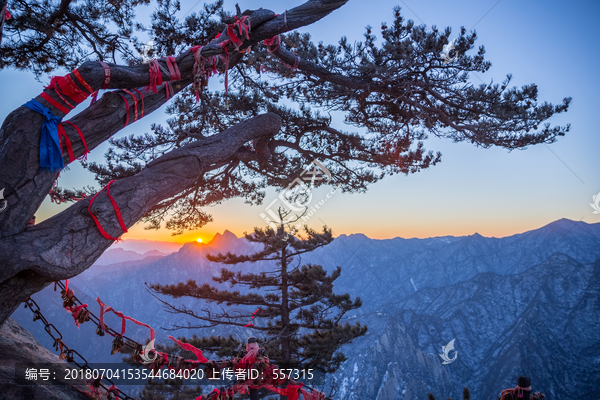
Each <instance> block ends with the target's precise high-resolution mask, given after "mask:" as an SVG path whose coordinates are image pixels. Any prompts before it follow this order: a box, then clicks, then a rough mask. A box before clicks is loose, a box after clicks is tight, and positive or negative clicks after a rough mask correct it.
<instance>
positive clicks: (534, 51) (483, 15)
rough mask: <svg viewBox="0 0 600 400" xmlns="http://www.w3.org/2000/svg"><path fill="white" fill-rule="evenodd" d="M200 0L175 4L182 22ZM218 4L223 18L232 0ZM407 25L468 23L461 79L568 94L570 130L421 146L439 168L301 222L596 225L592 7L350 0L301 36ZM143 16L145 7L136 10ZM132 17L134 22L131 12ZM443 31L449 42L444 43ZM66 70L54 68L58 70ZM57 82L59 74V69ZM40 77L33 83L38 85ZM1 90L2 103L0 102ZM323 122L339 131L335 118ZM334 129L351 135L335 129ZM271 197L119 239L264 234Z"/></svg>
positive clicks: (158, 115)
mask: <svg viewBox="0 0 600 400" xmlns="http://www.w3.org/2000/svg"><path fill="white" fill-rule="evenodd" d="M202 2H203V1H201V2H200V3H196V1H187V0H185V1H182V6H181V10H182V11H181V12H180V15H181V16H183V15H184V14H185V13H186V12H187V11H188V10H190V9H191V8H192V7H194V5H195V4H196V5H195V7H196V8H195V9H198V8H199V7H200V6H201V4H202ZM238 3H239V5H240V7H241V9H242V10H244V9H246V8H259V7H263V8H268V9H271V10H273V11H275V12H278V13H282V12H283V11H284V10H285V9H286V8H293V7H294V6H296V5H299V4H301V3H303V1H271V0H264V1H263V0H260V1H259V0H254V1H238ZM225 4H226V8H228V9H230V10H235V8H234V5H235V2H233V1H226V2H225ZM396 4H398V5H400V6H401V7H402V13H403V15H404V16H406V17H407V18H410V19H413V20H414V21H415V22H416V23H417V24H421V23H425V24H427V25H428V26H431V25H437V26H438V27H439V28H443V27H445V26H451V27H452V28H453V32H458V31H459V29H460V26H461V25H464V26H465V27H466V28H467V29H471V28H473V27H475V30H476V31H477V36H478V41H477V42H476V45H484V46H485V48H486V51H487V53H486V58H487V59H488V60H490V61H492V64H493V66H492V68H491V70H490V71H489V72H488V73H486V74H478V75H477V76H474V77H473V79H472V80H473V82H474V83H476V84H479V83H481V82H480V80H479V79H481V80H483V81H484V82H485V83H489V81H490V80H491V79H493V80H494V82H498V83H499V82H501V81H502V80H503V79H504V77H505V75H506V74H507V73H512V74H513V82H512V84H513V85H516V86H521V85H524V84H529V83H536V84H538V86H539V100H541V101H549V102H552V103H560V102H561V101H562V99H563V97H567V96H571V97H573V103H572V106H571V109H570V111H569V112H568V113H566V114H563V115H559V116H557V117H555V118H553V119H552V120H550V122H551V123H552V124H553V125H555V124H566V123H569V122H570V123H571V124H572V128H571V132H569V133H568V134H567V136H565V137H563V138H560V139H559V140H558V142H557V143H555V144H552V145H549V146H546V145H538V146H534V147H531V148H529V149H527V150H524V151H513V152H508V151H506V150H503V149H488V150H485V149H479V148H475V147H474V146H472V145H470V144H466V143H452V142H450V141H448V140H440V139H436V138H430V139H429V140H427V141H426V147H427V148H428V149H429V150H433V151H441V152H442V162H441V163H440V164H438V165H437V166H435V167H432V168H430V169H429V170H426V171H423V172H420V173H417V174H415V175H410V176H394V177H390V178H387V179H384V180H383V181H381V182H379V183H377V184H375V185H373V186H371V187H370V189H369V191H368V192H367V193H365V194H352V195H348V194H341V193H335V194H333V195H332V196H331V197H330V198H329V199H328V200H327V202H326V203H325V204H324V205H323V206H322V207H321V208H320V209H319V211H318V212H317V213H316V214H315V215H313V217H312V218H311V219H310V220H309V222H308V224H309V225H310V226H312V227H315V228H318V227H319V226H321V225H323V223H326V224H327V225H328V226H330V227H331V228H333V231H334V234H335V235H339V234H351V233H364V234H366V235H367V236H369V237H372V238H391V237H396V236H400V237H430V236H443V235H455V236H460V235H470V234H473V233H475V232H478V233H480V234H482V235H484V236H496V237H501V236H508V235H512V234H515V233H519V232H524V231H527V230H530V229H535V228H538V227H540V226H543V225H545V224H547V223H549V222H552V221H554V220H556V219H560V218H569V219H572V220H575V221H579V220H583V221H584V222H588V223H593V222H600V214H593V213H592V212H593V209H592V208H591V207H590V205H589V203H591V202H592V196H593V195H595V194H596V193H598V192H599V191H600V168H599V167H598V166H599V164H600V161H599V157H598V150H600V135H598V127H597V123H596V117H597V116H598V107H597V104H598V98H597V97H598V93H599V92H600V91H599V89H600V87H599V84H598V80H597V79H596V77H597V72H596V70H597V65H598V58H599V52H598V45H597V39H596V37H597V33H596V27H597V21H598V20H599V18H600V3H598V2H597V1H574V2H562V1H541V0H537V1H529V2H523V1H517V0H500V1H498V0H493V1H488V0H484V1H482V0H458V1H452V2H450V1H431V0H405V1H401V0H383V1H377V2H373V1H363V0H350V1H349V2H348V4H346V5H345V6H343V7H342V8H341V9H340V10H338V11H336V12H334V13H333V14H331V15H330V16H329V17H327V18H325V19H323V20H322V21H320V22H318V23H316V24H314V25H312V26H309V27H307V28H305V30H307V31H310V32H311V34H312V37H313V40H314V41H316V42H318V41H321V40H322V41H323V42H324V43H325V44H328V43H336V42H337V40H338V39H339V37H340V36H342V35H346V36H347V37H348V39H349V40H350V41H356V40H361V39H362V34H363V33H364V27H365V26H366V25H368V24H370V25H372V26H373V27H374V32H379V27H380V26H381V22H383V21H387V22H391V21H392V20H393V18H392V7H393V6H394V5H396ZM149 11H150V10H149V9H147V11H146V12H149ZM139 18H140V19H141V20H143V19H145V17H144V16H143V14H140V16H139ZM455 36H456V35H455V34H454V35H452V36H451V37H452V38H453V37H455ZM65 72H67V71H64V72H63V73H65ZM61 74H62V73H61ZM0 77H1V80H2V84H3V93H4V95H3V99H2V103H1V104H0V118H1V119H4V117H5V116H6V115H7V114H8V113H9V112H10V111H11V110H13V109H14V108H16V107H18V106H20V105H21V104H23V103H25V102H26V101H27V100H29V99H30V98H32V97H35V96H36V95H37V94H38V93H39V92H40V91H41V89H42V84H40V83H39V82H36V81H35V80H34V78H33V75H32V74H30V73H25V72H16V71H13V70H3V71H1V72H0ZM219 79H221V80H222V77H220V78H213V82H212V88H214V89H217V90H222V88H223V85H222V83H221V82H219ZM48 81H49V78H45V79H42V82H43V83H44V84H47V82H48ZM8 94H10V95H8ZM165 118H166V114H165V113H164V107H163V108H162V109H160V110H158V111H156V112H154V113H153V114H152V115H151V116H149V117H148V118H144V119H143V120H142V121H139V122H136V123H135V124H132V125H130V126H128V127H127V128H126V129H123V130H122V131H121V132H120V133H119V136H121V135H129V134H132V133H136V134H143V133H145V132H148V131H149V127H150V124H151V123H161V122H163V121H164V120H165ZM337 120H338V121H336V122H335V124H336V126H337V127H338V128H343V126H342V123H341V118H337ZM344 129H346V130H353V128H350V127H346V128H344ZM107 148H108V145H107V144H104V145H102V146H100V147H99V148H97V149H95V150H94V151H93V152H92V154H91V155H90V157H89V159H90V160H93V161H102V159H103V157H102V155H103V153H104V152H105V151H106V150H107ZM94 184H95V186H96V187H98V185H97V183H96V182H95V181H94V180H93V177H92V175H91V174H89V173H87V172H86V171H84V170H83V169H82V168H81V166H79V164H78V163H74V164H73V165H71V166H70V170H69V171H65V172H63V173H62V174H61V177H60V180H59V185H61V186H64V187H81V186H84V185H94ZM329 189H330V188H327V189H325V188H322V189H319V190H317V191H316V192H315V193H314V194H313V203H314V202H318V201H319V200H321V199H325V195H326V193H327V192H328V191H329ZM276 197H277V193H275V191H273V190H269V191H267V195H266V198H265V202H264V204H263V205H262V206H258V207H257V206H253V207H251V206H248V205H246V204H244V203H243V201H241V200H239V199H235V200H231V201H228V202H226V203H224V204H221V205H218V206H215V207H211V208H208V209H207V210H206V211H207V212H209V213H210V214H212V215H213V217H214V222H212V223H210V224H208V225H206V226H205V227H204V228H203V229H201V230H199V231H196V232H189V233H186V234H184V235H182V236H175V237H173V236H171V234H170V231H167V230H165V229H162V230H160V231H146V230H144V229H143V226H141V225H139V224H138V225H136V226H134V227H132V228H131V229H130V231H129V233H127V234H125V235H124V236H123V238H124V239H151V240H165V241H178V242H188V241H194V240H196V239H198V238H202V239H204V240H205V241H206V240H209V239H210V238H212V236H214V234H215V233H216V232H222V231H223V230H225V229H229V230H230V231H232V232H233V233H235V234H236V235H237V236H241V234H242V233H243V232H244V231H250V230H251V229H252V228H253V227H254V226H265V223H264V221H263V220H262V218H261V217H260V215H259V214H260V213H261V212H264V209H265V207H266V206H267V205H268V204H269V203H270V202H271V201H273V200H275V199H276ZM64 208H65V206H64V205H62V206H58V205H55V204H51V203H50V202H49V200H47V201H46V202H44V204H43V205H42V206H41V208H40V210H39V211H38V214H37V217H38V222H40V221H42V220H43V219H45V218H48V217H49V216H51V215H53V214H55V213H57V212H60V211H61V210H62V209H64Z"/></svg>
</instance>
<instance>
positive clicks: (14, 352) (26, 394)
mask: <svg viewBox="0 0 600 400" xmlns="http://www.w3.org/2000/svg"><path fill="white" fill-rule="evenodd" d="M20 363H23V364H28V363H53V364H56V367H55V368H56V373H57V374H58V373H59V372H61V373H62V371H63V370H62V367H61V364H64V365H68V364H67V363H66V362H64V361H62V360H59V359H58V356H57V355H55V354H52V353H51V352H50V351H48V350H46V349H45V348H44V346H42V345H41V344H40V343H39V342H38V341H37V340H35V338H34V337H33V336H32V335H31V333H29V332H27V331H26V330H25V329H23V328H21V327H20V326H19V324H17V323H16V322H15V321H14V320H13V319H12V318H9V319H8V320H7V321H6V323H5V324H4V325H2V328H0V398H2V399H28V400H38V399H39V400H54V399H56V400H80V399H89V397H87V396H86V395H85V394H84V393H83V392H85V391H87V390H88V387H87V386H86V385H85V382H83V381H74V382H77V384H76V385H72V386H66V385H42V384H36V385H18V384H17V383H15V365H16V364H20ZM50 373H51V374H52V370H51V371H50ZM32 382H34V381H32ZM35 382H38V383H42V382H43V381H35Z"/></svg>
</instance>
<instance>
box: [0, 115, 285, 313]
mask: <svg viewBox="0 0 600 400" xmlns="http://www.w3.org/2000/svg"><path fill="white" fill-rule="evenodd" d="M280 127H281V118H280V117H279V116H278V115H276V114H272V113H269V114H265V115H261V116H258V117H255V118H252V119H249V120H247V121H244V122H242V123H240V124H238V125H236V126H234V127H232V128H229V129H227V130H226V131H224V132H222V133H220V134H218V135H215V136H211V137H209V138H206V139H204V140H199V141H197V142H194V143H192V144H189V145H187V146H184V147H182V148H179V149H177V150H173V151H171V152H170V153H168V154H165V155H164V156H162V157H160V158H158V159H156V160H155V161H153V162H151V163H150V164H148V166H147V167H146V168H145V169H144V170H142V171H141V172H140V173H138V174H136V175H134V176H131V177H129V178H124V179H121V180H119V181H117V182H115V183H114V184H112V185H111V187H110V194H111V196H112V197H113V198H114V199H115V201H116V203H117V204H118V206H119V208H120V210H121V213H122V217H123V220H124V221H125V225H126V226H127V227H130V226H132V225H133V224H135V223H136V222H137V221H138V220H139V219H140V218H141V217H142V216H143V215H144V214H145V213H146V212H148V210H150V209H151V208H152V207H153V206H154V205H155V204H157V203H158V202H160V201H162V200H164V199H167V198H169V197H172V196H175V195H176V194H178V193H180V192H181V191H182V190H184V189H185V188H186V187H189V186H190V185H192V184H194V183H195V182H196V181H197V180H198V178H199V177H201V176H202V175H203V174H204V173H206V172H208V171H209V170H211V169H212V168H214V166H215V165H218V164H220V163H221V162H223V161H226V160H229V159H231V158H232V157H235V156H236V155H239V156H240V157H243V156H244V153H245V152H249V150H247V149H245V148H242V146H243V145H244V143H247V142H249V141H252V140H258V139H264V138H268V137H272V136H274V135H275V134H277V132H278V131H279V129H280ZM90 200H91V199H85V200H82V201H79V202H78V203H76V204H74V205H72V206H71V207H69V208H68V209H66V210H65V211H63V212H61V213H60V214H58V215H55V216H53V217H52V218H49V219H48V220H46V221H44V222H42V223H40V224H38V225H36V226H34V227H31V228H28V229H26V230H25V231H24V232H22V233H20V234H17V235H13V236H10V237H7V238H4V239H3V240H1V241H0V254H2V259H1V260H0V269H1V270H2V272H3V276H5V277H9V278H8V279H6V280H4V282H2V283H0V322H4V321H5V320H6V318H8V317H9V316H10V314H12V312H13V311H14V310H15V309H16V308H17V307H18V305H19V304H20V303H21V302H22V301H24V300H25V299H26V298H27V297H29V296H30V295H32V294H33V293H35V292H37V291H39V290H42V289H43V288H44V287H46V286H47V285H48V284H50V283H51V282H52V281H55V280H59V279H66V278H71V277H73V276H76V275H78V274H80V273H81V272H83V271H85V270H86V269H87V268H89V267H90V266H91V265H92V264H93V262H94V261H95V260H96V259H97V258H98V257H100V255H101V254H102V253H103V252H104V251H105V250H106V249H107V248H108V247H109V246H110V245H111V244H112V241H111V240H108V239H105V238H104V237H103V236H102V235H101V234H100V232H99V230H98V227H97V226H96V224H95V223H94V221H93V220H92V218H91V217H90V215H89V213H88V206H89V203H90ZM91 211H92V212H93V213H94V215H96V217H97V218H98V219H99V221H100V223H101V226H102V227H103V228H104V230H105V231H106V232H107V233H108V234H109V235H111V236H113V237H118V236H120V235H121V233H122V232H121V228H120V226H119V224H118V221H117V219H116V217H115V210H114V209H113V207H112V204H111V202H110V200H109V198H108V196H107V195H106V191H104V192H102V193H100V194H99V196H98V197H97V198H96V199H95V200H94V203H93V205H92V207H91Z"/></svg>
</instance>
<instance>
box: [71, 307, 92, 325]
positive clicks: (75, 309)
mask: <svg viewBox="0 0 600 400" xmlns="http://www.w3.org/2000/svg"><path fill="white" fill-rule="evenodd" d="M87 306H88V305H87V304H80V305H78V306H77V307H73V308H72V309H71V310H67V311H70V312H71V314H72V315H73V319H74V320H75V325H77V327H78V328H79V321H77V317H78V316H79V313H80V312H81V310H83V309H84V308H86V307H87Z"/></svg>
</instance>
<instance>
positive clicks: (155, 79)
mask: <svg viewBox="0 0 600 400" xmlns="http://www.w3.org/2000/svg"><path fill="white" fill-rule="evenodd" d="M148 71H149V72H150V88H151V89H152V93H158V90H157V89H156V87H157V86H160V85H162V75H161V73H160V65H159V64H158V61H157V60H152V61H150V62H149V63H148Z"/></svg>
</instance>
